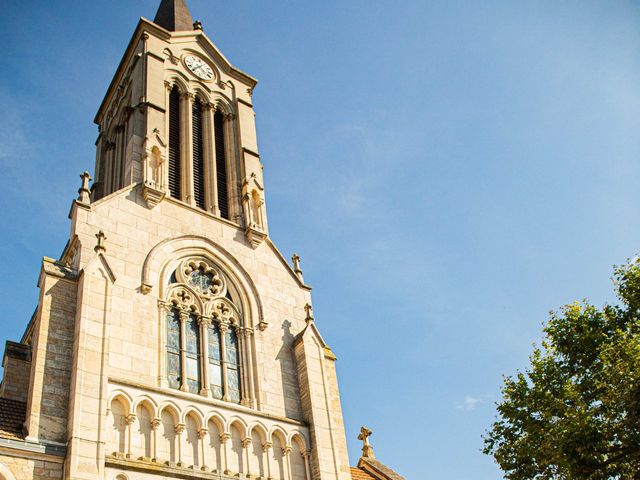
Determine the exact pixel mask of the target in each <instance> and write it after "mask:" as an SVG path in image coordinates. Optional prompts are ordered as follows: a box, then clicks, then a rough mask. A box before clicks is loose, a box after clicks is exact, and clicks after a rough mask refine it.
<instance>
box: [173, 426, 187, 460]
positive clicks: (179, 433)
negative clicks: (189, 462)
mask: <svg viewBox="0 0 640 480" xmlns="http://www.w3.org/2000/svg"><path fill="white" fill-rule="evenodd" d="M184 429H185V425H184V423H179V424H178V425H176V430H175V431H176V447H178V448H177V450H178V452H177V454H178V455H177V458H176V460H177V462H176V464H177V465H178V466H179V467H182V466H183V465H182V433H183V432H184Z"/></svg>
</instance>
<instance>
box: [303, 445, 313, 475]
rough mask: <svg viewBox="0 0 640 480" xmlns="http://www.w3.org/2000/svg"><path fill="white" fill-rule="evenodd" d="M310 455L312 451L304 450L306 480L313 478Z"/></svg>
mask: <svg viewBox="0 0 640 480" xmlns="http://www.w3.org/2000/svg"><path fill="white" fill-rule="evenodd" d="M310 456H311V453H309V452H307V451H304V452H302V458H303V459H304V473H305V480H311V467H310V465H309V457H310Z"/></svg>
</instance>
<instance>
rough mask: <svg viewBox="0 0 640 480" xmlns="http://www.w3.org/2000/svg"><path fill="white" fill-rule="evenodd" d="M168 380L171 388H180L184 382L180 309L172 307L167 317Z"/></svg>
mask: <svg viewBox="0 0 640 480" xmlns="http://www.w3.org/2000/svg"><path fill="white" fill-rule="evenodd" d="M166 328H167V343H166V359H167V382H168V384H169V387H170V388H180V384H181V383H182V373H181V372H182V359H181V355H180V350H181V348H182V347H181V345H182V339H181V334H180V311H179V310H178V309H177V308H171V309H170V310H169V311H168V312H167V317H166Z"/></svg>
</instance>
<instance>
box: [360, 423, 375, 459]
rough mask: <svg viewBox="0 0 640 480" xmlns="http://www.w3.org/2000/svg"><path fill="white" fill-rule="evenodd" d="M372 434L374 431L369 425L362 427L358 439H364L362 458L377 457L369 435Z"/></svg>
mask: <svg viewBox="0 0 640 480" xmlns="http://www.w3.org/2000/svg"><path fill="white" fill-rule="evenodd" d="M371 435H373V432H372V431H371V430H369V429H368V428H367V427H362V428H361V429H360V435H358V440H362V458H376V456H375V454H374V453H373V447H372V446H371V444H370V443H369V437H370V436H371Z"/></svg>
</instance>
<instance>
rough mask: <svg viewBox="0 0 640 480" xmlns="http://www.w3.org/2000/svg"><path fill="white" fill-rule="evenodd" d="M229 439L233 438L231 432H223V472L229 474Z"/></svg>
mask: <svg viewBox="0 0 640 480" xmlns="http://www.w3.org/2000/svg"><path fill="white" fill-rule="evenodd" d="M229 440H231V434H229V433H221V434H220V443H221V444H222V473H224V474H225V475H229V474H230V473H231V472H230V471H229Z"/></svg>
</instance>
